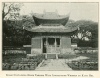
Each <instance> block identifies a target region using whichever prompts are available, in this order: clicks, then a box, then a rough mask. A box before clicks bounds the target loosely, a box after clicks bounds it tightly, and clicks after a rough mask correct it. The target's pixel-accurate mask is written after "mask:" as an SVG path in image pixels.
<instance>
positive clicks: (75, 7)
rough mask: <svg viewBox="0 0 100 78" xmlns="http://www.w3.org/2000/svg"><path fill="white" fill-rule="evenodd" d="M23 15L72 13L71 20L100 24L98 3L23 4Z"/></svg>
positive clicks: (21, 12)
mask: <svg viewBox="0 0 100 78" xmlns="http://www.w3.org/2000/svg"><path fill="white" fill-rule="evenodd" d="M23 4H24V5H23V6H22V7H21V11H20V14H21V15H31V13H43V11H44V10H45V11H46V12H55V11H56V10H57V12H58V14H59V15H67V14H69V13H70V19H72V20H75V21H78V20H92V21H95V22H98V3H23Z"/></svg>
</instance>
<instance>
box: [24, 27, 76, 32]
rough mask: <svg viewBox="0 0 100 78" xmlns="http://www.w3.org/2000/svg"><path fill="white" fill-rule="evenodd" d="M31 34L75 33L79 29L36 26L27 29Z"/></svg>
mask: <svg viewBox="0 0 100 78" xmlns="http://www.w3.org/2000/svg"><path fill="white" fill-rule="evenodd" d="M25 29H26V30H28V31H31V32H73V31H75V30H77V27H73V28H71V27H67V28H66V27H64V26H36V27H33V28H25Z"/></svg>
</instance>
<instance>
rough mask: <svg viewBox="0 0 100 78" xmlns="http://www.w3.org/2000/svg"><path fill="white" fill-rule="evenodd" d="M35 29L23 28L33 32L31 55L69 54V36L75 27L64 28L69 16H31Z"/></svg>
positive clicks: (53, 14)
mask: <svg viewBox="0 0 100 78" xmlns="http://www.w3.org/2000/svg"><path fill="white" fill-rule="evenodd" d="M33 19H34V22H35V25H36V26H35V27H32V28H27V27H26V28H25V29H26V30H27V31H30V32H33V35H34V36H33V37H32V39H31V54H56V55H57V54H65V53H66V54H67V53H71V52H72V50H71V38H70V35H71V34H73V32H75V31H76V30H77V27H74V28H70V27H67V26H66V27H65V25H66V23H67V22H68V20H69V15H59V14H58V13H56V12H45V13H44V14H33Z"/></svg>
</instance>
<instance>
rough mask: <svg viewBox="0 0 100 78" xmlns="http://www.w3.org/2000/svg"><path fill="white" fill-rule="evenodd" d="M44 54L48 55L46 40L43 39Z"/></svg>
mask: <svg viewBox="0 0 100 78" xmlns="http://www.w3.org/2000/svg"><path fill="white" fill-rule="evenodd" d="M43 53H46V38H43Z"/></svg>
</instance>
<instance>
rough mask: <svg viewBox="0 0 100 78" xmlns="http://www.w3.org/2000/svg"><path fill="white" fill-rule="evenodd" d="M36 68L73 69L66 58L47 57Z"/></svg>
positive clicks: (47, 69) (46, 69)
mask: <svg viewBox="0 0 100 78" xmlns="http://www.w3.org/2000/svg"><path fill="white" fill-rule="evenodd" d="M36 70H43V71H44V70H45V71H49V70H51V71H63V70H64V71H70V70H72V69H71V68H70V67H69V66H68V65H67V64H66V60H65V59H47V60H44V61H43V62H42V64H41V65H39V66H38V67H37V68H36Z"/></svg>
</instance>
